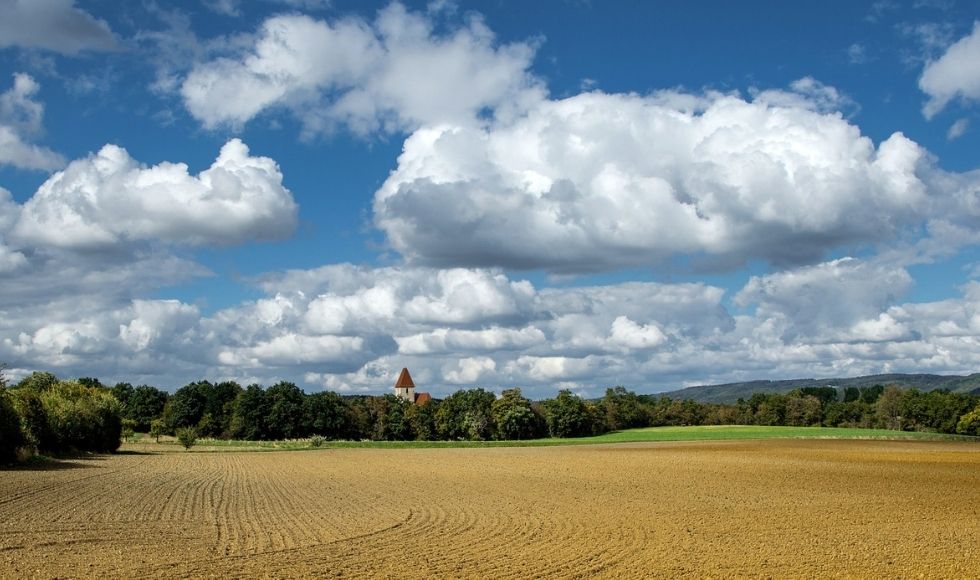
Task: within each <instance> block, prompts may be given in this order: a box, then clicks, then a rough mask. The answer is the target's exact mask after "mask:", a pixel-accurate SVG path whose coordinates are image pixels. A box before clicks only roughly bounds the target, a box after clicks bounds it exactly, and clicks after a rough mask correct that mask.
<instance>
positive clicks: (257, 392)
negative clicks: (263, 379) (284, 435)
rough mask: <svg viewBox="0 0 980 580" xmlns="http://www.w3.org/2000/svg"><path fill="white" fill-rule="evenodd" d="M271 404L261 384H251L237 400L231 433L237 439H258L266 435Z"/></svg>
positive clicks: (264, 437)
mask: <svg viewBox="0 0 980 580" xmlns="http://www.w3.org/2000/svg"><path fill="white" fill-rule="evenodd" d="M268 414H269V405H268V402H267V399H266V396H265V391H264V390H263V389H262V387H261V386H259V385H249V386H248V387H246V388H245V390H244V391H242V392H241V394H239V395H238V399H237V400H236V402H235V410H234V412H233V413H232V418H231V427H230V430H231V434H232V437H234V438H236V439H245V440H248V441H258V440H261V439H267V438H268V437H266V435H267V433H266V417H267V416H268Z"/></svg>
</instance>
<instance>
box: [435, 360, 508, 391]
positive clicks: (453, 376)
mask: <svg viewBox="0 0 980 580" xmlns="http://www.w3.org/2000/svg"><path fill="white" fill-rule="evenodd" d="M495 370H497V363H496V362H494V360H493V359H492V358H490V357H486V356H476V357H469V358H462V359H459V360H458V361H456V362H455V364H453V363H448V364H447V365H446V366H445V367H444V368H443V370H442V376H443V377H444V378H445V379H446V381H447V382H449V383H451V384H454V385H462V384H473V383H476V382H477V381H478V380H480V377H483V376H484V375H486V374H487V373H491V372H493V371H495Z"/></svg>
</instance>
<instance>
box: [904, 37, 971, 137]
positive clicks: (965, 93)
mask: <svg viewBox="0 0 980 580" xmlns="http://www.w3.org/2000/svg"><path fill="white" fill-rule="evenodd" d="M919 88H920V89H922V91H923V92H924V93H925V94H926V95H928V96H929V100H928V101H927V102H926V104H925V106H924V107H923V108H922V112H923V114H924V115H925V116H926V118H932V117H934V116H935V115H936V114H937V113H939V111H941V110H943V109H944V108H945V107H946V105H948V104H949V103H950V101H952V100H954V99H957V98H959V99H963V100H965V101H976V100H980V22H974V23H973V32H972V33H970V34H969V35H968V36H965V37H963V38H961V39H960V40H958V41H956V42H955V43H953V44H952V45H951V46H950V47H949V48H948V49H946V52H945V53H943V55H942V56H940V57H939V58H938V59H937V60H934V61H931V62H929V63H928V64H926V66H925V68H924V69H923V70H922V76H921V77H920V78H919Z"/></svg>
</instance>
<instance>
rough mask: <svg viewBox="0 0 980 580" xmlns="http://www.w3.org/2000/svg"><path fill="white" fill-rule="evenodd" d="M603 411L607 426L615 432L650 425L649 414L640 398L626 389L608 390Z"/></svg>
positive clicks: (603, 402)
mask: <svg viewBox="0 0 980 580" xmlns="http://www.w3.org/2000/svg"><path fill="white" fill-rule="evenodd" d="M602 409H603V411H604V413H605V420H606V425H607V426H608V427H609V428H610V429H613V430H617V429H632V428H634V427H646V426H648V425H649V424H650V418H649V414H648V413H647V410H646V408H645V407H644V405H643V403H642V402H641V401H640V398H639V397H638V396H637V395H636V393H634V392H632V391H628V390H626V388H625V387H613V388H610V389H606V394H605V396H604V397H603V398H602Z"/></svg>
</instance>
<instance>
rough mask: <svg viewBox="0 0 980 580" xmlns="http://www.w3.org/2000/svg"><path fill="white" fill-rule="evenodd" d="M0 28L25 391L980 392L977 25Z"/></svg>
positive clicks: (159, 24)
mask: <svg viewBox="0 0 980 580" xmlns="http://www.w3.org/2000/svg"><path fill="white" fill-rule="evenodd" d="M0 8H2V9H3V12H4V13H5V14H6V15H8V16H7V17H5V18H4V23H0V73H2V74H0V95H2V97H0V188H2V190H0V312H2V313H3V317H2V319H0V361H4V362H6V363H7V365H8V371H7V373H8V375H10V376H11V377H13V378H16V377H18V376H22V375H23V374H25V373H28V372H30V371H32V370H50V371H52V372H55V373H56V374H58V375H60V376H98V377H100V378H102V379H103V380H104V381H106V382H113V381H116V380H126V381H130V382H133V383H149V384H154V385H157V386H160V387H163V388H167V389H173V388H176V387H179V386H181V385H182V384H184V383H186V382H188V381H190V380H195V379H198V378H210V379H225V378H231V379H235V380H239V381H241V382H244V383H248V382H253V381H255V382H262V383H266V384H268V383H270V382H272V381H275V380H280V379H285V380H292V381H295V382H297V383H298V384H300V385H301V386H303V387H304V388H305V389H307V390H308V391H316V390H321V389H332V390H337V391H342V392H383V391H385V390H387V389H388V387H389V386H390V384H391V383H392V382H393V381H394V378H395V377H396V376H397V373H398V371H399V370H400V369H401V368H402V367H403V366H408V367H409V368H411V369H412V373H413V376H414V377H415V378H416V382H418V383H420V384H422V385H424V386H425V387H427V388H429V389H430V390H432V391H433V392H435V393H437V394H445V393H447V392H451V391H452V390H455V389H457V388H461V387H471V386H484V387H488V388H491V389H494V390H499V389H502V388H508V387H511V386H521V387H523V388H524V389H525V390H526V391H527V392H528V393H530V394H532V395H534V396H548V395H550V394H552V393H554V392H555V390H556V389H558V388H572V389H574V390H576V391H577V392H580V393H583V394H587V395H597V394H600V393H601V392H602V390H603V389H604V388H605V387H607V386H611V385H615V384H624V385H627V386H628V387H630V388H633V389H635V390H637V391H640V392H656V391H661V390H668V389H672V388H676V387H680V386H685V385H691V384H703V383H712V382H723V381H730V380H743V379H756V378H774V379H775V378H795V377H831V376H848V375H859V374H868V373H877V372H934V373H967V372H973V371H975V370H977V354H976V353H977V352H980V349H978V348H977V342H978V338H980V283H978V282H977V277H978V275H980V256H978V252H977V247H978V244H980V235H978V234H980V232H978V228H977V225H978V223H980V200H978V199H977V198H978V195H980V173H978V172H977V168H978V158H977V154H976V152H977V151H980V136H978V135H980V131H978V123H980V120H978V118H977V101H978V100H980V64H978V63H980V25H978V24H977V22H978V21H980V9H978V7H977V6H976V5H975V4H974V3H970V2H956V1H953V0H949V1H934V2H928V1H919V2H887V1H885V2H873V3H871V2H868V3H859V2H831V3H823V4H820V5H819V6H818V5H813V6H806V5H802V4H799V3H786V2H757V3H749V4H738V5H736V4H733V3H730V2H688V3H684V4H683V6H681V5H673V4H669V3H653V2H603V3H589V2H573V1H557V0H554V1H543V2H535V3H518V2H508V1H500V2H493V3H488V2H452V1H445V2H429V3H425V2H406V3H388V2H376V3H368V2H340V1H323V2H321V1H317V0H263V1H258V0H256V1H251V2H245V1H236V0H204V1H200V2H182V3H154V2H131V3H125V4H122V5H120V4H119V3H116V2H108V1H100V0H95V1H92V2H81V1H76V2H72V1H71V0H40V1H33V2H27V1H24V2H17V1H12V0H0Z"/></svg>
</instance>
